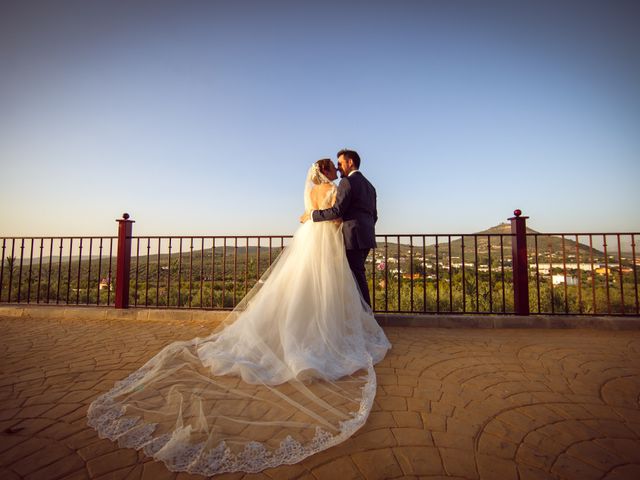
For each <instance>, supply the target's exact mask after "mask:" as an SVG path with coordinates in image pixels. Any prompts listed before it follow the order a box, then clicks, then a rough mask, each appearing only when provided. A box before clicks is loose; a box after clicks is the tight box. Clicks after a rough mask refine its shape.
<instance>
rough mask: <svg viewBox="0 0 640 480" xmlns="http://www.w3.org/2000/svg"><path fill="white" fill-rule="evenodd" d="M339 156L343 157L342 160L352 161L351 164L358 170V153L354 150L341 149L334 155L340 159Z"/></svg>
mask: <svg viewBox="0 0 640 480" xmlns="http://www.w3.org/2000/svg"><path fill="white" fill-rule="evenodd" d="M340 155H344V158H346V159H347V160H353V164H354V165H355V166H356V168H360V155H358V152H356V151H355V150H349V149H346V148H343V149H342V150H340V151H339V152H338V155H336V157H340Z"/></svg>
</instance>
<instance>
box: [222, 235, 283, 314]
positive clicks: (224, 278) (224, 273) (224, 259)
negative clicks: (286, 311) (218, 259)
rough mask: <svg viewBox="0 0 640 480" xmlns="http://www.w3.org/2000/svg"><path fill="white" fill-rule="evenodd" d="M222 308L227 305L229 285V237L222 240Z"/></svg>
mask: <svg viewBox="0 0 640 480" xmlns="http://www.w3.org/2000/svg"><path fill="white" fill-rule="evenodd" d="M222 241H223V243H222V308H225V306H226V305H225V303H226V298H227V297H226V293H225V291H226V284H227V237H223V238H222ZM269 265H271V239H269Z"/></svg>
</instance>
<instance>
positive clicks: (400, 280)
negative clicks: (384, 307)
mask: <svg viewBox="0 0 640 480" xmlns="http://www.w3.org/2000/svg"><path fill="white" fill-rule="evenodd" d="M396 242H397V243H396V247H397V251H398V263H397V265H398V268H397V269H396V270H397V272H396V273H397V278H398V312H400V311H401V310H402V300H401V298H402V278H401V277H402V273H401V270H402V268H401V266H400V265H402V264H401V262H400V256H401V253H400V236H398V237H396Z"/></svg>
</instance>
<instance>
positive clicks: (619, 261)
mask: <svg viewBox="0 0 640 480" xmlns="http://www.w3.org/2000/svg"><path fill="white" fill-rule="evenodd" d="M616 238H617V240H618V277H619V278H620V313H621V314H622V315H624V312H625V308H624V280H623V276H622V268H623V267H622V251H621V249H620V234H619V233H618V234H616Z"/></svg>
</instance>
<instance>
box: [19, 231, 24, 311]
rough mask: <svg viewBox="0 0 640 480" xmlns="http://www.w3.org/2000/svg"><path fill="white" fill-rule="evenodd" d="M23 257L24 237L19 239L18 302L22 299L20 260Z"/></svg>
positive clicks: (21, 260)
mask: <svg viewBox="0 0 640 480" xmlns="http://www.w3.org/2000/svg"><path fill="white" fill-rule="evenodd" d="M23 259H24V238H22V239H21V240H20V266H19V268H18V303H20V300H21V299H22V295H21V294H22V262H23Z"/></svg>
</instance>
